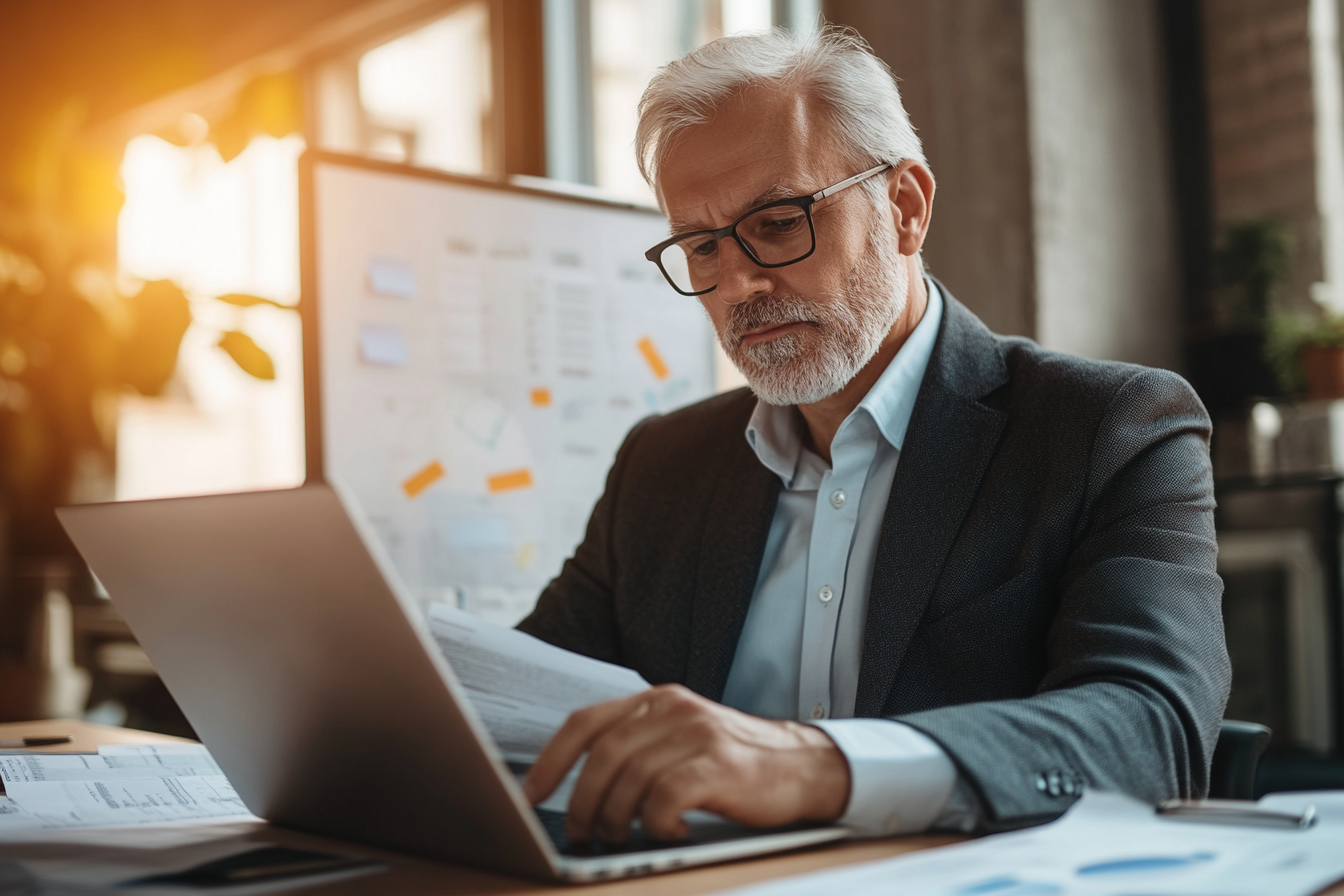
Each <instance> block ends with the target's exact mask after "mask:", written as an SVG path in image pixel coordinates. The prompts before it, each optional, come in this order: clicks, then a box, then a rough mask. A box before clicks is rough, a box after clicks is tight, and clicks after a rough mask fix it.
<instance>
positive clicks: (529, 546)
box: [518, 541, 537, 569]
mask: <svg viewBox="0 0 1344 896" xmlns="http://www.w3.org/2000/svg"><path fill="white" fill-rule="evenodd" d="M536 556H537V543H536V542H535V541H525V542H523V545H522V547H520V548H518V568H519V569H531V568H532V561H533V560H535V559H536Z"/></svg>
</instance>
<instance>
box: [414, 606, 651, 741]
mask: <svg viewBox="0 0 1344 896" xmlns="http://www.w3.org/2000/svg"><path fill="white" fill-rule="evenodd" d="M429 630H430V632H431V633H432V634H433V635H434V640H435V641H436V642H437V643H438V645H439V649H440V650H441V651H443V655H444V657H445V658H446V659H447V660H448V665H450V666H452V667H453V674H454V675H456V676H457V680H458V682H459V683H461V685H462V687H463V688H464V689H465V690H466V692H467V696H468V697H469V698H470V699H471V704H472V706H474V707H475V708H476V713H477V714H478V715H479V716H480V717H481V721H482V722H484V723H485V727H486V728H487V729H488V730H489V731H490V735H491V737H493V738H494V740H495V745H496V746H498V747H499V752H500V753H502V754H504V758H505V760H507V761H509V762H514V763H522V764H527V763H530V762H532V761H533V760H535V759H536V758H537V754H538V753H540V752H541V748H542V747H544V746H546V743H547V741H549V740H550V739H551V735H553V734H555V732H556V731H557V730H558V729H559V728H560V726H561V725H563V724H564V723H565V719H567V718H569V714H570V713H572V712H574V711H575V710H576V709H582V708H584V707H585V706H591V705H592V704H594V703H601V702H603V701H606V700H615V699H617V698H619V697H627V696H629V695H630V694H637V693H639V692H640V691H644V690H647V689H648V687H649V683H648V682H647V681H645V680H644V679H643V678H641V677H640V676H639V673H637V672H634V671H632V670H630V669H627V668H625V667H623V666H614V665H612V664H611V663H604V662H601V661H600V660H594V659H590V658H588V657H586V656H580V655H579V654H577V653H571V652H570V651H568V650H563V649H561V648H559V647H556V646H554V645H551V644H547V643H546V642H545V641H541V640H538V639H537V638H534V637H532V636H531V635H525V634H523V633H522V632H520V631H515V630H514V629H511V628H505V627H503V626H500V625H495V624H494V623H490V622H486V621H485V620H482V619H479V618H477V617H475V616H473V615H471V614H470V613H467V612H465V611H463V610H459V609H456V608H455V607H450V606H448V605H446V604H434V605H433V606H432V607H431V608H430V611H429Z"/></svg>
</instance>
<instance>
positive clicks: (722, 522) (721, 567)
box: [686, 420, 781, 700]
mask: <svg viewBox="0 0 1344 896" xmlns="http://www.w3.org/2000/svg"><path fill="white" fill-rule="evenodd" d="M745 427H746V421H745V420H744V421H743V428H744V429H745ZM738 443H739V446H738V447H737V448H736V449H735V450H733V451H731V452H730V455H731V458H730V459H729V460H728V462H727V463H725V464H723V465H722V466H721V467H720V470H721V472H720V474H719V477H718V481H717V482H716V484H715V489H714V495H713V497H712V498H711V499H710V502H709V508H708V515H707V517H706V520H705V530H704V538H703V540H702V542H701V547H700V567H699V570H698V572H697V575H696V588H695V598H694V605H693V606H692V609H691V644H690V650H689V652H688V653H689V655H688V657H687V664H686V686H687V687H688V688H690V689H691V690H693V691H695V692H696V693H698V694H702V695H703V696H705V697H708V698H710V699H711V700H720V699H722V697H723V689H724V687H725V686H727V684H728V673H729V672H730V671H731V670H732V667H733V656H734V654H735V653H736V652H737V640H738V638H739V637H740V636H741V634H742V626H743V624H744V623H745V622H746V619H747V608H748V607H749V606H750V604H751V596H752V594H753V593H754V592H755V590H756V578H757V575H758V573H759V572H760V568H761V558H762V556H764V554H765V542H766V538H767V536H768V535H769V534H770V521H771V520H772V519H773V518H774V515H775V504H776V503H777V501H778V499H779V490H780V488H781V484H780V481H779V477H778V476H776V475H775V474H774V473H771V472H770V471H769V470H767V469H766V468H765V467H764V466H763V465H762V464H761V462H760V461H759V460H758V459H757V457H756V455H755V454H754V453H753V452H752V451H751V448H750V446H749V445H747V440H746V438H745V437H744V436H743V435H742V434H741V432H739V433H738Z"/></svg>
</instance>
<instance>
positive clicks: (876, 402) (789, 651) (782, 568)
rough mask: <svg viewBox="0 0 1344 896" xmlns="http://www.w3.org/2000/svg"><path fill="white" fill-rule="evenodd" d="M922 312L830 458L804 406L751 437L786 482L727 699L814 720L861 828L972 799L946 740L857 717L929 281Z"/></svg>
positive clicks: (923, 345) (952, 819)
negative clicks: (837, 758) (878, 560)
mask: <svg viewBox="0 0 1344 896" xmlns="http://www.w3.org/2000/svg"><path fill="white" fill-rule="evenodd" d="M925 284H926V285H927V287H928V294H929V302H928V306H927V308H926V309H925V311H924V316H923V317H922V318H921V319H920V322H919V324H918V325H916V327H915V329H914V331H913V332H912V333H911V334H910V336H909V338H908V339H907V340H906V342H905V345H903V346H902V347H901V350H900V351H899V352H897V354H896V357H895V358H893V359H892V361H891V363H890V364H889V365H888V366H887V369H886V370H885V371H883V373H882V375H881V377H879V378H878V380H877V382H876V383H875V384H874V385H873V388H872V389H871V390H870V391H869V392H868V394H867V395H865V396H864V398H863V400H862V401H860V402H859V405H858V407H856V408H855V409H854V410H853V411H852V412H851V413H850V414H849V416H848V417H846V418H845V420H844V422H842V423H841V424H840V428H839V430H837V432H836V434H835V439H834V440H833V441H832V442H831V464H830V466H827V464H826V462H825V461H824V460H822V459H821V458H820V457H819V456H817V455H816V454H815V453H813V452H812V451H810V450H808V449H807V448H806V447H804V445H803V435H802V434H803V428H804V425H805V424H804V422H803V419H802V416H801V414H799V412H798V409H797V408H796V407H793V406H790V407H777V406H773V405H768V404H764V403H762V402H758V403H757V405H756V410H755V412H754V413H753V414H752V416H751V421H750V422H749V423H748V425H747V432H746V436H747V442H748V443H749V444H750V445H751V447H752V450H753V451H755V452H756V456H757V457H758V458H759V459H760V461H761V463H762V464H764V465H765V467H766V468H767V469H769V470H770V471H771V472H773V473H774V474H775V475H777V476H778V477H779V478H780V481H781V482H783V485H784V487H783V490H781V491H780V493H779V503H778V504H777V505H776V507H775V515H774V519H773V520H772V521H771V524H770V532H769V535H768V537H767V539H766V544H765V556H764V557H763V559H762V561H761V571H760V574H759V576H758V577H757V580H756V589H755V592H754V593H753V595H752V599H751V606H750V608H749V609H748V611H747V619H746V622H745V624H744V626H743V629H742V635H741V637H740V638H739V640H738V644H737V652H736V654H735V655H734V659H733V666H732V669H731V671H730V672H729V674H728V683H727V686H726V688H725V690H724V694H723V702H724V703H725V704H727V705H728V706H731V707H734V708H735V709H740V710H742V711H743V712H748V713H751V714H752V715H756V716H762V717H764V718H771V719H797V720H801V721H806V722H811V723H813V724H815V725H817V726H819V727H821V728H822V729H823V730H825V731H826V733H827V734H828V735H829V736H830V737H831V739H832V740H834V741H835V742H836V745H837V746H838V747H839V748H840V750H841V751H842V752H843V753H844V754H845V758H846V760H848V762H849V768H850V780H851V789H850V799H849V805H848V806H847V807H846V810H845V814H844V816H843V817H842V818H841V819H840V823H841V824H844V825H847V826H849V827H851V828H853V829H854V830H855V832H856V833H859V834H865V835H874V836H876V835H884V834H897V833H911V832H915V831H922V830H927V829H929V828H930V827H934V826H937V827H952V828H959V829H969V828H970V827H972V826H973V825H974V823H975V820H976V805H975V803H974V798H973V797H972V796H971V794H970V792H969V789H968V788H966V786H965V785H964V783H962V782H960V781H959V780H958V776H957V772H956V767H955V766H954V765H953V764H952V760H951V759H949V758H948V757H947V754H946V753H944V752H943V750H942V748H941V747H939V746H938V744H937V743H935V742H934V741H933V740H931V739H930V738H928V737H927V736H925V735H924V734H922V733H920V732H919V731H916V730H915V729H913V728H911V727H909V726H907V725H903V724H901V723H899V722H893V721H890V720H888V719H855V718H853V715H854V699H855V695H856V693H857V692H858V685H859V664H860V660H861V658H862V652H863V632H864V622H865V620H866V618H867V615H868V593H869V588H870V585H871V583H872V577H873V561H874V559H875V557H876V554H877V541H878V535H879V534H880V532H881V530H882V518H883V516H884V514H885V513H886V508H887V498H888V496H889V494H890V493H891V483H892V479H893V478H894V477H895V475H896V464H897V462H898V461H899V460H900V455H901V446H902V444H903V443H904V441H905V432H906V429H907V427H909V425H910V414H911V412H912V411H913V410H914V407H915V398H916V396H917V395H918V394H919V386H920V383H921V382H923V380H924V371H925V369H926V368H927V367H928V364H929V358H930V356H931V355H932V354H933V345H934V342H935V341H936V339H937V336H938V326H939V323H940V322H941V321H942V316H943V298H942V295H941V294H940V293H939V291H938V287H937V286H936V285H934V283H933V281H932V280H929V279H927V278H926V279H925Z"/></svg>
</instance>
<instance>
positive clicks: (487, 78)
mask: <svg viewBox="0 0 1344 896" xmlns="http://www.w3.org/2000/svg"><path fill="white" fill-rule="evenodd" d="M490 65H491V53H490V10H489V6H488V5H487V4H485V3H467V4H465V5H463V6H461V7H459V8H458V9H456V10H455V11H453V12H452V13H451V14H449V15H447V16H445V17H443V18H441V19H438V20H436V21H434V22H432V23H430V24H428V25H425V26H423V27H421V28H418V29H416V30H415V31H412V32H410V33H409V34H405V35H402V36H401V37H398V38H396V39H394V40H391V41H388V42H386V43H383V44H380V45H378V46H376V47H374V48H372V49H370V50H367V51H365V52H363V53H362V54H357V55H348V56H344V57H341V58H337V59H334V60H331V61H329V62H326V63H324V64H323V65H322V66H320V68H319V69H318V72H317V84H316V87H317V96H318V106H317V109H316V110H315V112H316V114H317V120H318V136H319V143H320V144H321V145H322V147H323V148H326V149H334V150H339V151H341V152H349V153H353V154H358V155H368V156H373V157H375V158H383V159H388V160H389V161H393V162H406V163H409V164H413V165H420V166H423V167H427V168H441V169H444V170H447V171H456V172H460V173H464V174H480V173H482V172H484V171H486V170H487V169H489V167H490V165H489V164H488V162H487V157H488V153H487V149H488V147H487V138H486V134H487V133H489V127H488V125H489V117H490V114H491V96H492V89H491V72H490Z"/></svg>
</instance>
